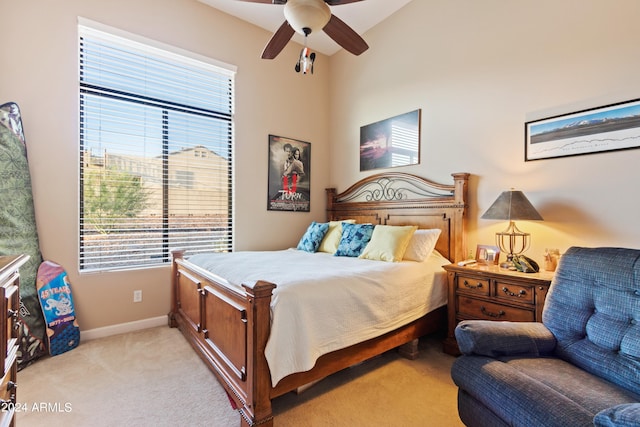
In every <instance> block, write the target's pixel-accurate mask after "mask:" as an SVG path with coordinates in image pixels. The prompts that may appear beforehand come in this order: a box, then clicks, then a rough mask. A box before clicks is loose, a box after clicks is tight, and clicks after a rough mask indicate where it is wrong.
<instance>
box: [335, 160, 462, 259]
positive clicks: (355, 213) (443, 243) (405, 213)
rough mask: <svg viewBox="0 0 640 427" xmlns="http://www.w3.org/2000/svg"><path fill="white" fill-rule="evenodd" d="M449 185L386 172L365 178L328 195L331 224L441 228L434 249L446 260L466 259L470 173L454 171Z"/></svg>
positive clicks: (399, 173)
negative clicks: (349, 222)
mask: <svg viewBox="0 0 640 427" xmlns="http://www.w3.org/2000/svg"><path fill="white" fill-rule="evenodd" d="M452 176H453V183H452V184H439V183H436V182H433V181H429V180H427V179H425V178H421V177H419V176H416V175H412V174H407V173H402V172H388V173H381V174H377V175H372V176H369V177H367V178H364V179H362V180H360V181H358V182H356V183H355V184H354V185H352V186H351V187H349V188H348V189H347V190H345V191H343V192H342V193H340V194H337V193H336V189H335V188H328V189H327V190H326V191H327V218H328V220H329V221H338V220H344V219H355V220H356V221H357V222H359V223H371V224H385V225H417V226H418V227H419V228H439V229H440V230H442V232H441V233H440V238H439V239H438V243H437V244H436V249H437V250H438V252H440V253H441V254H442V255H444V256H445V257H447V258H448V259H449V260H450V261H458V260H462V259H465V228H466V224H465V223H466V217H467V208H468V201H467V183H468V180H469V174H468V173H454V174H452Z"/></svg>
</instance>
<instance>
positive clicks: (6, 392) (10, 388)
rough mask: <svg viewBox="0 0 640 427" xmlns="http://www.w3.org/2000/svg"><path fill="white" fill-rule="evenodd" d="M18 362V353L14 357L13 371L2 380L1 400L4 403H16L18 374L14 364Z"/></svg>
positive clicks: (0, 385)
mask: <svg viewBox="0 0 640 427" xmlns="http://www.w3.org/2000/svg"><path fill="white" fill-rule="evenodd" d="M15 362H16V353H14V354H13V356H12V361H11V369H9V371H8V372H7V374H6V375H5V376H4V378H2V382H0V400H2V401H4V402H9V401H11V402H13V403H16V372H14V367H13V364H14V363H15Z"/></svg>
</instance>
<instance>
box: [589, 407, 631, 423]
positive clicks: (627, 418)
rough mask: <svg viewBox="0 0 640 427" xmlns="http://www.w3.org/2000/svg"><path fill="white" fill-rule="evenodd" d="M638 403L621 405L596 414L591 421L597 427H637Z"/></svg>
mask: <svg viewBox="0 0 640 427" xmlns="http://www.w3.org/2000/svg"><path fill="white" fill-rule="evenodd" d="M638 420H640V403H623V404H622V405H616V406H614V407H612V408H607V409H605V410H604V411H600V412H598V414H597V415H596V416H595V418H594V419H593V424H594V425H595V426H597V427H638Z"/></svg>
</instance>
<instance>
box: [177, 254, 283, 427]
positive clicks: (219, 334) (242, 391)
mask: <svg viewBox="0 0 640 427" xmlns="http://www.w3.org/2000/svg"><path fill="white" fill-rule="evenodd" d="M183 255H184V253H183V252H182V251H174V252H173V267H172V287H171V293H172V304H171V312H170V313H169V326H171V327H176V326H177V327H178V328H179V329H180V331H181V332H182V334H183V335H184V336H185V338H186V339H187V341H188V342H189V343H190V344H191V345H192V346H193V348H194V349H195V350H196V352H197V353H198V354H199V355H200V357H201V358H202V359H203V360H204V362H205V363H206V364H207V366H208V367H209V368H210V369H211V370H212V371H213V373H214V374H215V375H216V376H217V377H218V380H219V381H220V383H221V384H222V386H223V387H224V388H225V391H226V392H227V394H228V395H229V398H230V399H231V400H232V401H233V402H234V405H235V406H236V407H237V408H238V410H239V411H240V414H241V415H242V417H241V425H267V426H268V425H272V422H273V416H272V412H271V397H270V392H271V376H270V374H269V367H268V365H267V360H266V358H265V356H264V349H265V346H266V345H267V340H268V338H269V329H270V323H271V322H270V304H271V295H272V292H273V289H274V288H275V285H274V284H272V283H268V282H262V281H257V282H255V283H251V284H243V286H242V288H238V287H236V286H233V285H231V284H229V283H228V282H227V281H226V280H224V279H222V278H219V277H215V276H213V275H212V274H210V273H208V272H206V271H204V270H202V269H200V268H198V267H196V266H193V265H189V264H188V262H187V261H185V260H184V259H183Z"/></svg>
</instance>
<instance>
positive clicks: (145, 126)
mask: <svg viewBox="0 0 640 427" xmlns="http://www.w3.org/2000/svg"><path fill="white" fill-rule="evenodd" d="M78 29H79V31H78V33H79V50H80V61H79V77H80V254H79V255H80V270H82V271H89V270H111V269H121V268H135V267H144V266H153V265H159V264H163V263H167V262H169V261H170V257H171V254H170V250H171V249H174V248H182V249H186V250H187V252H188V253H196V252H204V251H230V250H231V249H232V243H233V235H232V230H233V227H232V226H233V217H232V212H233V197H232V195H233V188H232V185H233V168H232V164H233V163H232V154H233V78H234V71H235V70H234V69H231V68H230V67H228V68H225V67H221V66H219V65H214V64H212V63H210V62H205V61H200V60H198V59H194V58H193V57H189V56H184V55H180V54H177V53H175V52H173V51H168V50H163V49H159V48H158V47H155V46H150V45H146V44H144V43H140V42H138V41H133V40H131V39H129V38H124V37H120V36H116V35H114V34H110V33H107V32H104V31H100V30H97V29H95V28H91V27H88V26H84V25H79V27H78Z"/></svg>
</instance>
